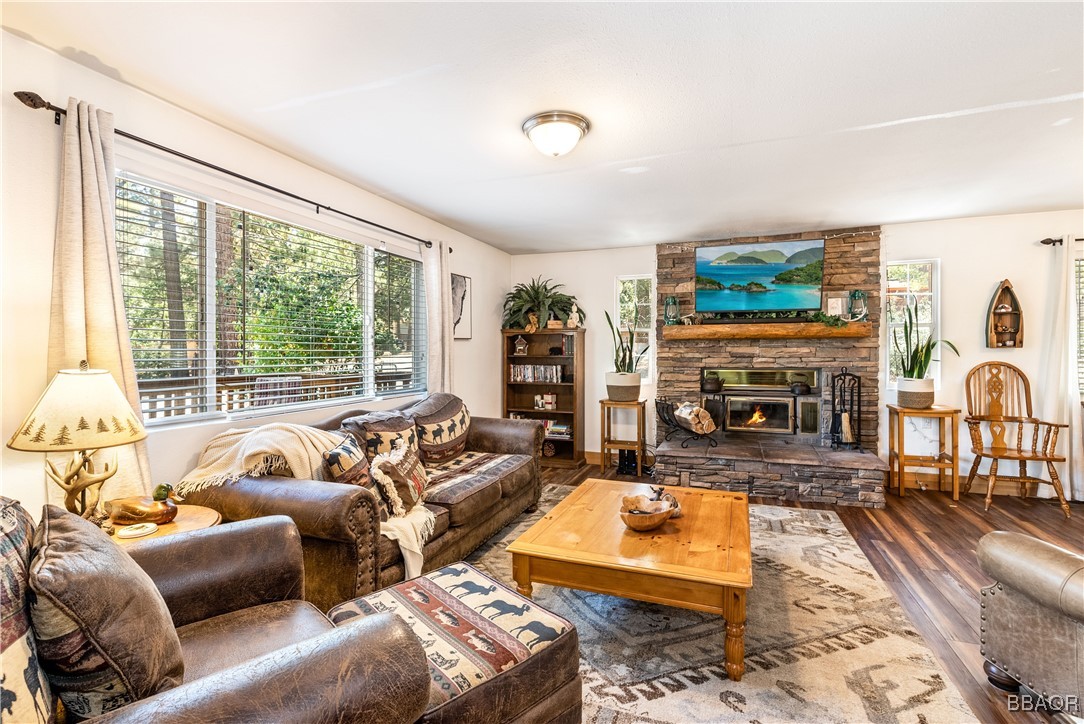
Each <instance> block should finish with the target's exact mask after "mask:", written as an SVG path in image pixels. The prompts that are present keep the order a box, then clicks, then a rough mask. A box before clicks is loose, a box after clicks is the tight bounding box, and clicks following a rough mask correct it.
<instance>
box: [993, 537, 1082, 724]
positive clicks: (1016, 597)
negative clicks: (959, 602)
mask: <svg viewBox="0 0 1084 724" xmlns="http://www.w3.org/2000/svg"><path fill="white" fill-rule="evenodd" d="M977 552H978V558H979V566H980V567H981V568H982V570H983V572H985V573H986V574H987V575H988V576H990V577H991V578H993V579H994V581H995V583H994V584H993V585H990V586H987V587H986V588H984V589H982V599H981V609H980V610H981V614H980V616H981V624H980V631H981V639H982V655H983V656H984V657H985V659H986V663H985V665H984V669H985V671H986V675H987V678H988V679H989V680H990V683H991V684H993V685H994V686H996V687H998V688H999V689H1003V690H1006V691H1010V692H1016V691H1018V690H1019V689H1020V687H1021V686H1024V687H1027V689H1029V690H1030V691H1032V692H1034V693H1035V694H1037V695H1039V696H1042V697H1043V699H1045V700H1046V701H1047V705H1048V707H1050V708H1053V709H1062V710H1064V711H1066V713H1069V714H1072V715H1073V716H1077V717H1079V716H1081V706H1082V704H1084V677H1082V676H1081V674H1082V669H1081V667H1082V666H1084V556H1080V555H1076V554H1074V553H1071V552H1070V551H1067V550H1065V549H1063V548H1059V547H1057V546H1054V545H1051V544H1050V543H1046V542H1044V541H1041V540H1039V539H1037V538H1032V537H1031V536H1027V535H1022V534H1020V533H1009V532H1006V531H994V532H993V533H987V534H986V535H985V536H983V537H982V539H981V540H980V541H979V545H978V550H977Z"/></svg>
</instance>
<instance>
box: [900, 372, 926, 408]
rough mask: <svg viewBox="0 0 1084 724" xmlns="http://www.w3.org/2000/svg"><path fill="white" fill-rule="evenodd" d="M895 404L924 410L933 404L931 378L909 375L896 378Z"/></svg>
mask: <svg viewBox="0 0 1084 724" xmlns="http://www.w3.org/2000/svg"><path fill="white" fill-rule="evenodd" d="M896 404H897V405H899V406H900V407H910V408H913V409H916V410H925V409H926V408H928V407H932V406H933V380H932V379H930V378H925V379H921V380H915V379H911V378H910V377H900V378H899V379H897V380H896Z"/></svg>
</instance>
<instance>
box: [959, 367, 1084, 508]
mask: <svg viewBox="0 0 1084 724" xmlns="http://www.w3.org/2000/svg"><path fill="white" fill-rule="evenodd" d="M965 385H966V388H967V413H968V416H967V419H966V420H965V422H966V423H967V428H968V431H969V432H970V433H971V452H973V453H974V454H975V462H974V463H973V464H972V465H971V472H970V473H969V474H968V476H967V482H965V483H964V489H963V492H965V493H966V492H968V491H970V490H971V483H972V482H973V481H974V480H975V474H976V473H978V471H979V463H980V462H982V459H983V458H984V457H986V458H990V473H989V479H990V485H989V487H988V488H987V490H986V510H989V509H990V504H991V503H992V502H993V498H994V485H995V484H996V483H997V481H998V479H999V478H1000V479H1002V480H1007V481H1009V482H1015V483H1017V484H1018V485H1019V486H1020V497H1024V496H1026V495H1027V486H1028V483H1035V484H1036V485H1038V484H1039V483H1045V482H1047V481H1045V480H1043V479H1042V478H1037V477H1035V476H1032V475H1028V463H1029V462H1036V463H1046V467H1047V470H1048V471H1049V472H1050V481H1049V482H1050V485H1052V486H1053V488H1054V492H1055V493H1057V495H1058V500H1059V501H1060V502H1061V509H1062V510H1063V511H1064V512H1065V517H1066V518H1069V517H1071V515H1072V514H1071V513H1070V512H1069V504H1068V503H1067V502H1065V493H1064V491H1063V490H1062V487H1061V478H1060V477H1058V471H1057V469H1056V468H1055V467H1054V463H1061V462H1065V458H1064V457H1063V456H1061V455H1058V454H1057V452H1056V449H1057V446H1058V433H1059V432H1060V431H1061V429H1062V428H1067V427H1069V426H1068V425H1062V424H1060V423H1056V422H1044V421H1042V420H1039V419H1038V418H1036V417H1035V416H1034V415H1033V414H1032V407H1031V384H1030V383H1029V382H1028V378H1027V376H1026V375H1025V374H1024V373H1023V372H1022V371H1021V370H1020V369H1019V368H1018V367H1014V366H1013V365H1011V364H1008V363H1006V362H984V363H982V364H980V365H977V366H975V367H974V368H972V370H971V371H970V372H968V373H967V380H966V382H965ZM984 433H985V434H984ZM987 439H988V440H989V442H990V444H989V445H987V444H986V440H987ZM1001 460H1005V461H1007V462H1009V463H1010V464H1011V463H1012V462H1016V463H1018V464H1019V472H1020V474H1019V475H998V462H999V461H1001Z"/></svg>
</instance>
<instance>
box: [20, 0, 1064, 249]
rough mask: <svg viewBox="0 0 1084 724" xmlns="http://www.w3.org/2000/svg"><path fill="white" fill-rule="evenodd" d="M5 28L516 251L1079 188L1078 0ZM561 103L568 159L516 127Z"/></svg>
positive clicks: (944, 206) (429, 12) (331, 11)
mask: <svg viewBox="0 0 1084 724" xmlns="http://www.w3.org/2000/svg"><path fill="white" fill-rule="evenodd" d="M3 23H4V26H5V27H7V28H9V29H11V30H13V31H14V32H17V33H18V34H20V35H23V36H24V37H29V38H31V39H33V40H35V41H36V42H38V43H41V44H43V45H45V46H47V47H50V48H54V49H56V50H57V51H59V52H61V53H62V54H63V55H65V56H67V57H70V58H72V59H74V60H77V61H79V62H82V63H84V64H87V65H89V66H90V67H92V68H95V69H97V70H103V69H104V70H105V71H106V72H108V73H110V74H111V75H114V76H116V77H119V78H121V79H123V80H124V81H125V82H127V83H130V84H131V85H133V86H136V87H138V88H142V89H144V90H146V91H148V92H150V93H152V94H154V95H156V96H159V97H161V98H164V99H166V100H169V101H172V102H173V103H176V104H177V105H179V106H182V107H184V108H187V109H190V110H192V111H193V112H195V113H197V114H199V115H201V116H203V117H205V118H208V119H210V120H212V121H215V122H217V123H219V124H221V125H223V126H226V127H228V128H230V129H233V130H235V131H238V132H240V133H242V134H244V135H245V136H248V137H250V138H252V139H255V140H257V141H260V142H262V143H264V144H266V145H268V146H272V147H275V148H277V149H280V150H282V151H283V152H285V153H287V154H289V155H291V156H293V157H295V158H297V159H299V160H301V161H304V162H305V163H307V164H310V165H312V166H315V167H317V168H320V169H323V170H325V171H327V172H329V173H332V174H334V175H336V176H338V177H341V178H343V179H346V180H348V181H350V182H352V183H354V184H356V185H358V186H360V187H362V188H365V189H368V190H370V191H372V192H374V193H377V194H379V195H381V196H384V197H387V198H389V199H392V200H394V201H396V202H398V203H400V204H403V205H404V206H407V207H409V208H412V209H415V210H417V211H419V212H421V213H422V214H425V215H426V216H429V217H431V218H434V219H437V220H439V221H441V222H443V223H445V224H447V225H448V226H451V227H453V228H455V229H458V230H460V231H462V232H464V233H467V234H469V235H471V236H474V237H475V238H478V239H480V240H482V241H485V242H488V243H490V244H493V245H494V246H497V247H499V248H501V249H505V250H507V251H509V252H511V253H526V252H540V251H567V250H577V249H598V248H607V247H619V246H630V245H640V244H655V243H659V242H667V241H681V240H701V239H710V238H720V237H726V236H733V235H743V234H751V233H776V232H786V231H795V230H803V229H816V228H838V227H846V226H857V225H866V224H884V223H898V222H906V221H918V220H926V219H944V218H954V217H964V216H982V215H990V214H1007V213H1018V212H1029V211H1044V210H1052V209H1066V208H1080V207H1081V206H1082V205H1084V198H1082V197H1084V186H1082V179H1084V126H1082V119H1084V102H1082V98H1084V94H1082V90H1084V77H1082V76H1084V30H1082V28H1084V4H1081V3H1077V2H1074V3H1051V4H1047V3H1036V4H1031V3H1020V4H1010V3H930V4H918V3H914V4H912V3H901V4H896V3H839V4H829V3H823V4H822V3H798V4H785V3H762V4H732V3H726V4H684V3H641V4H631V3H630V4H600V3H599V4H596V3H582V4H581V3H562V4H545V3H527V4H436V3H434V4H406V3H404V4H392V3H387V4H385V3H320V2H306V3H270V2H268V3H96V2H80V3H16V2H5V3H4V5H3ZM166 29H168V32H164V30H166ZM28 90H34V89H28ZM49 100H52V101H54V102H57V101H58V100H62V99H49ZM552 109H567V110H572V111H576V112H578V113H581V114H583V115H585V116H587V117H588V118H589V119H590V120H591V123H592V130H591V132H590V134H589V135H588V136H587V137H586V138H585V139H584V141H583V142H582V143H581V144H580V146H579V147H578V148H577V149H576V150H575V151H573V152H572V153H571V154H569V155H567V156H563V157H561V158H556V159H555V158H548V157H545V156H543V155H541V154H540V153H538V152H537V151H536V150H534V148H533V147H532V146H531V145H530V143H529V142H528V141H527V139H526V138H525V137H524V136H523V134H522V133H521V132H520V124H521V123H522V122H523V120H524V119H525V118H527V117H528V116H530V115H532V114H534V113H536V112H538V111H543V110H552ZM118 126H120V127H121V128H123V127H124V125H123V119H122V118H120V119H118ZM210 160H212V161H213V160H214V159H210ZM237 170H239V171H242V172H243V171H244V169H237ZM298 191H299V192H300V193H304V189H299V190H298Z"/></svg>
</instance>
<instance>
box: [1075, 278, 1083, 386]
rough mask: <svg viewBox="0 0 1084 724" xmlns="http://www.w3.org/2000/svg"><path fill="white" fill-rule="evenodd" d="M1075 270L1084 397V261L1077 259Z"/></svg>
mask: <svg viewBox="0 0 1084 724" xmlns="http://www.w3.org/2000/svg"><path fill="white" fill-rule="evenodd" d="M1073 263H1074V265H1075V266H1074V268H1073V270H1074V271H1075V272H1076V274H1075V276H1076V323H1077V328H1076V340H1077V348H1076V365H1077V367H1076V369H1077V382H1078V383H1079V384H1080V393H1081V396H1084V259H1077V260H1076V261H1075V262H1073Z"/></svg>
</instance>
